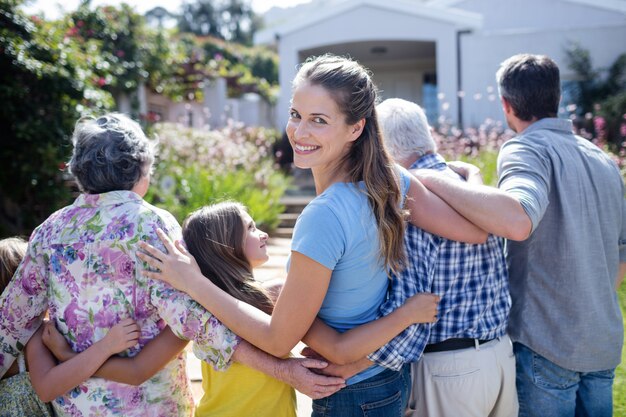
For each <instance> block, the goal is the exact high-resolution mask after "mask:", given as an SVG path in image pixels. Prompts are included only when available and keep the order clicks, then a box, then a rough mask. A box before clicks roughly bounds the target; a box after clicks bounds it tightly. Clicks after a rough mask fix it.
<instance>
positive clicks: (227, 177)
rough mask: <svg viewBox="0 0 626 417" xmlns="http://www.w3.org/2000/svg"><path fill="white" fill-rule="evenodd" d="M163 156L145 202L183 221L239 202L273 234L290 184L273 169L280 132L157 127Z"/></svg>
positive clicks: (236, 128)
mask: <svg viewBox="0 0 626 417" xmlns="http://www.w3.org/2000/svg"><path fill="white" fill-rule="evenodd" d="M154 132H155V133H156V135H157V136H158V137H159V141H160V156H159V163H158V164H157V167H156V170H155V174H154V176H153V186H152V187H151V189H150V191H149V193H148V195H147V196H146V199H147V200H148V201H150V202H152V203H153V204H155V205H158V206H160V207H162V208H164V209H166V210H168V211H170V212H171V213H172V214H174V216H176V218H177V219H178V220H179V221H181V222H182V220H183V219H184V218H185V217H186V216H187V214H189V212H191V211H193V210H195V209H197V208H199V207H201V206H203V205H207V204H212V203H216V202H219V201H224V200H236V201H240V202H242V203H243V204H244V205H245V206H246V207H248V209H249V211H250V214H251V216H252V217H253V218H254V219H255V221H256V222H257V224H258V225H259V227H260V228H263V229H265V230H266V231H271V230H273V229H274V228H275V227H276V226H277V225H278V215H279V214H280V213H282V211H283V209H284V207H282V206H281V205H280V203H279V200H280V198H281V197H282V195H283V194H284V192H285V191H286V189H287V187H288V186H289V184H290V179H289V178H288V177H286V176H285V175H284V174H283V173H282V172H280V171H279V170H277V169H276V168H275V167H274V162H273V158H272V154H271V147H272V144H273V143H274V142H275V141H276V137H277V132H275V131H273V130H270V129H265V128H244V127H242V126H238V125H232V124H231V125H229V126H227V127H225V128H223V129H221V130H212V131H207V130H198V129H189V128H185V127H182V126H179V125H174V124H168V123H163V124H158V125H156V126H155V129H154Z"/></svg>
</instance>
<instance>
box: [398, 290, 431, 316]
mask: <svg viewBox="0 0 626 417" xmlns="http://www.w3.org/2000/svg"><path fill="white" fill-rule="evenodd" d="M439 300H440V297H439V296H438V295H437V294H432V293H429V292H420V293H417V294H415V295H414V296H412V297H409V298H408V299H407V300H406V301H405V302H404V305H403V306H402V307H401V308H404V309H406V310H407V313H408V314H409V315H410V317H411V318H412V319H411V320H412V321H413V323H434V322H436V321H437V307H438V306H439Z"/></svg>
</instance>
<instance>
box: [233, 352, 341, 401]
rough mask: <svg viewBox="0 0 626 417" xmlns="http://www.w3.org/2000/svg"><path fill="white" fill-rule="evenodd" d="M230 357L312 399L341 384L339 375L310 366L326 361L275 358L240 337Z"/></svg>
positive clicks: (328, 392) (318, 365)
mask: <svg viewBox="0 0 626 417" xmlns="http://www.w3.org/2000/svg"><path fill="white" fill-rule="evenodd" d="M233 360H235V361H237V362H240V363H242V364H244V365H246V366H248V367H250V368H253V369H256V370H257V371H260V372H263V373H264V374H267V375H269V376H272V377H274V378H276V379H278V380H280V381H283V382H285V383H286V384H288V385H291V386H292V387H294V388H295V389H297V390H298V391H300V392H301V393H303V394H305V395H308V396H309V397H311V398H313V399H318V398H323V397H327V396H329V395H331V394H334V393H335V392H337V391H339V390H340V389H341V388H343V387H345V385H346V384H345V382H344V380H343V379H342V378H338V377H331V376H323V375H318V374H316V373H313V372H312V371H311V370H310V369H323V368H325V367H326V365H327V363H326V362H324V361H321V360H317V359H309V358H287V359H278V358H276V357H274V356H271V355H268V354H267V353H265V352H263V351H261V350H259V349H257V348H255V347H254V346H252V345H251V344H250V343H248V342H246V341H242V342H241V343H240V344H239V345H238V346H237V349H236V350H235V353H234V354H233Z"/></svg>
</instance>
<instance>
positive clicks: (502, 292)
mask: <svg viewBox="0 0 626 417" xmlns="http://www.w3.org/2000/svg"><path fill="white" fill-rule="evenodd" d="M416 168H427V169H434V170H437V171H445V172H446V174H447V175H452V176H454V177H455V178H459V176H458V175H457V174H456V173H454V171H452V170H451V169H449V168H448V167H447V165H446V162H445V160H444V159H443V158H442V157H441V156H440V155H438V154H428V155H425V156H423V157H422V158H420V159H419V160H417V161H416V162H415V163H414V164H413V165H412V166H411V169H416ZM404 243H405V251H406V253H407V259H408V260H409V262H408V265H407V268H406V269H405V270H404V271H403V272H402V273H401V274H400V275H399V276H394V277H393V279H392V281H391V288H390V293H389V297H388V299H387V301H386V302H385V303H383V305H382V306H381V307H380V312H379V315H380V316H385V315H387V314H389V313H391V312H392V311H393V310H395V309H396V308H398V307H399V306H401V305H402V304H403V303H404V302H405V301H406V299H407V298H409V297H411V296H413V295H415V294H416V293H418V292H432V293H435V294H438V295H439V296H441V301H440V302H439V311H438V316H439V320H438V321H437V322H436V323H434V324H414V325H412V326H410V327H408V328H406V329H405V330H404V331H403V332H402V333H400V334H399V335H398V336H396V337H395V338H394V339H392V340H391V341H390V342H389V343H387V344H386V345H385V346H383V347H381V348H380V349H379V350H377V351H376V352H374V353H372V354H371V355H369V359H370V360H372V361H374V362H376V363H377V364H379V365H381V366H384V367H387V368H391V369H395V370H398V369H400V368H401V367H402V365H403V364H405V363H409V362H414V361H417V360H419V359H420V357H421V356H422V353H423V352H424V348H425V347H426V345H427V344H429V343H437V342H441V341H443V340H446V339H449V338H457V337H469V338H475V339H493V338H496V337H500V336H502V335H504V334H505V332H506V326H507V318H508V315H509V310H510V308H511V297H510V296H509V286H508V273H507V269H506V261H505V258H504V249H503V241H502V239H500V238H497V237H495V236H492V235H489V238H488V239H487V242H485V243H484V244H480V245H471V244H467V243H461V242H456V241H452V240H448V239H444V238H442V237H439V236H437V235H432V234H430V233H428V232H425V231H424V230H422V229H419V228H417V227H415V226H413V225H411V224H409V225H408V226H407V230H406V234H405V238H404Z"/></svg>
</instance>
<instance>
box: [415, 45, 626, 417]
mask: <svg viewBox="0 0 626 417" xmlns="http://www.w3.org/2000/svg"><path fill="white" fill-rule="evenodd" d="M496 78H497V81H498V87H499V90H500V96H501V100H502V107H503V110H504V113H505V116H506V120H507V123H508V124H509V126H510V127H511V129H513V130H514V131H515V132H517V133H518V136H517V137H515V138H514V139H512V140H510V141H508V142H507V143H505V144H504V145H503V146H502V149H501V150H500V154H499V156H498V176H499V182H498V187H499V189H496V188H492V187H487V186H480V185H467V184H464V183H462V182H459V181H449V180H448V179H447V178H445V177H444V176H438V175H436V174H434V173H432V172H431V171H424V172H423V173H420V175H419V177H420V179H421V180H422V182H423V183H424V185H426V186H427V187H428V188H429V189H430V190H431V191H433V192H435V193H436V194H438V195H439V196H440V197H441V198H443V199H444V200H446V201H447V202H448V203H449V204H451V205H452V206H453V207H454V208H455V209H457V210H458V211H459V212H460V213H461V214H463V215H464V216H465V217H467V218H468V219H469V220H470V221H472V222H474V223H475V224H476V225H478V226H480V227H482V228H483V229H485V230H486V231H488V232H490V233H493V234H496V235H499V236H503V237H505V238H507V264H508V268H509V277H510V291H511V298H512V301H513V304H512V308H511V313H510V317H509V328H508V332H509V334H510V336H511V339H512V340H513V341H514V342H515V343H514V351H515V356H516V361H517V377H516V385H517V393H518V397H519V406H520V416H574V415H576V416H607V417H609V416H611V415H612V385H613V379H614V370H615V368H616V367H617V365H618V364H619V362H620V358H621V350H622V343H623V338H624V335H623V325H622V316H621V312H620V308H619V303H618V299H617V294H616V291H615V288H616V286H617V285H618V284H619V282H620V281H621V279H622V278H623V276H624V272H625V271H626V204H625V203H624V184H623V181H622V177H621V175H620V172H619V170H618V168H617V166H616V164H615V163H614V162H613V161H611V159H610V158H609V157H608V156H607V155H606V154H605V153H604V152H603V151H602V150H601V149H599V148H598V147H597V146H595V145H594V144H592V143H590V142H589V141H587V140H585V139H583V138H581V137H578V136H575V135H574V134H573V133H572V125H571V122H570V121H568V120H560V119H557V118H556V115H557V110H558V104H559V100H560V80H559V69H558V67H557V65H556V64H555V63H554V62H553V61H552V60H551V59H550V58H548V57H546V56H537V55H527V54H523V55H516V56H513V57H511V58H509V59H508V60H506V61H504V62H503V63H502V65H501V67H500V69H499V70H498V72H497V75H496Z"/></svg>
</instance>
